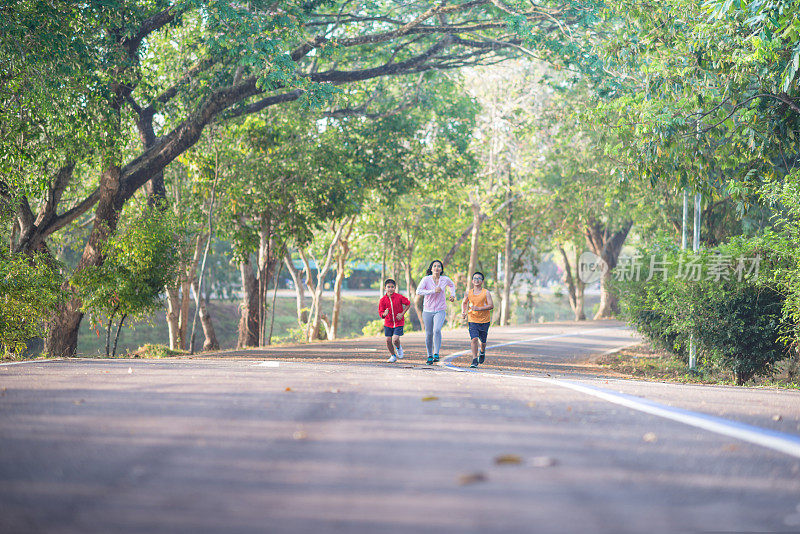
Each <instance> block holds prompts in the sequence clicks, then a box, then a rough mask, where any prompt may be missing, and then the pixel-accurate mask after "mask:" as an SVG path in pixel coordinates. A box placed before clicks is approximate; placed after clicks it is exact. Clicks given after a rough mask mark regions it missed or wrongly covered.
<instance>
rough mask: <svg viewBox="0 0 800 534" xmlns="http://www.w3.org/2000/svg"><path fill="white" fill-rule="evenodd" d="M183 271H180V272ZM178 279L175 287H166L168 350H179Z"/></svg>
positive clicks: (179, 298)
mask: <svg viewBox="0 0 800 534" xmlns="http://www.w3.org/2000/svg"><path fill="white" fill-rule="evenodd" d="M182 270H183V269H181V271H182ZM179 287H180V277H179V278H178V280H177V281H176V282H175V286H174V287H173V286H170V287H167V313H166V320H167V330H168V332H169V348H170V349H171V350H180V348H181V347H180V328H179V322H180V302H181V294H180V290H179Z"/></svg>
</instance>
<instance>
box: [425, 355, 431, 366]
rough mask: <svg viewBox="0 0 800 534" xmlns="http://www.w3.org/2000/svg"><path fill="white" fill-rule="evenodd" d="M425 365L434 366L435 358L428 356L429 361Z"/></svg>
mask: <svg viewBox="0 0 800 534" xmlns="http://www.w3.org/2000/svg"><path fill="white" fill-rule="evenodd" d="M425 363H427V364H428V365H433V356H428V360H427V361H426V362H425Z"/></svg>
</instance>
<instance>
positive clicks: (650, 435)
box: [642, 432, 658, 443]
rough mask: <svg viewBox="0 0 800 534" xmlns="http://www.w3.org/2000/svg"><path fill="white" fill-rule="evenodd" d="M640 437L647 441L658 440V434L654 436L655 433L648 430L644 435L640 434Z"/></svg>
mask: <svg viewBox="0 0 800 534" xmlns="http://www.w3.org/2000/svg"><path fill="white" fill-rule="evenodd" d="M642 439H643V440H644V441H646V442H647V443H655V442H656V441H658V436H656V435H655V434H654V433H652V432H648V433H647V434H645V435H644V436H642Z"/></svg>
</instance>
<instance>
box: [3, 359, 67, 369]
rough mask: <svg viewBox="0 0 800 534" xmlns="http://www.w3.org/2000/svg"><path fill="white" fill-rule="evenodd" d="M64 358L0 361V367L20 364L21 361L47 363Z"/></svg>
mask: <svg viewBox="0 0 800 534" xmlns="http://www.w3.org/2000/svg"><path fill="white" fill-rule="evenodd" d="M63 359H64V358H48V359H46V360H25V361H22V362H8V363H0V367H7V366H9V365H22V364H23V363H49V362H59V361H61V360H63Z"/></svg>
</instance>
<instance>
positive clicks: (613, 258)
mask: <svg viewBox="0 0 800 534" xmlns="http://www.w3.org/2000/svg"><path fill="white" fill-rule="evenodd" d="M632 226H633V221H626V222H625V223H623V225H622V227H621V228H620V229H619V230H617V231H615V232H612V231H611V230H609V228H608V225H606V224H605V223H603V222H600V221H596V220H592V221H590V222H589V223H588V224H587V225H586V228H585V232H586V241H587V243H588V245H589V248H590V249H591V251H592V252H594V253H595V254H597V255H598V256H600V258H601V259H602V260H603V261H604V262H606V265H607V266H608V269H607V270H606V272H605V273H604V274H603V277H602V278H601V279H600V308H599V309H598V310H597V313H596V314H595V316H594V319H595V320H597V319H605V318H609V317H613V316H614V315H615V314H617V313H619V302H618V299H617V296H616V295H614V294H613V293H612V292H611V289H610V287H609V286H610V281H611V270H612V269H614V267H616V266H617V261H618V260H619V254H620V252H621V251H622V245H624V244H625V239H626V238H627V237H628V233H629V232H630V230H631V227H632Z"/></svg>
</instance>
